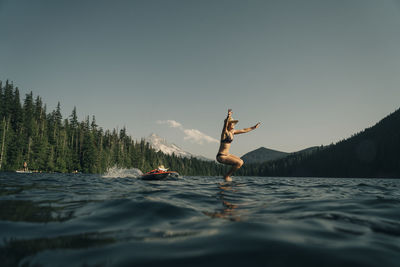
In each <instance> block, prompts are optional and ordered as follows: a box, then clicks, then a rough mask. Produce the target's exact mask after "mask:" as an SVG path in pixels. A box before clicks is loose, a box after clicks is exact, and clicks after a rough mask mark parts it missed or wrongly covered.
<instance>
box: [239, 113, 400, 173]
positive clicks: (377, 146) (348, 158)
mask: <svg viewBox="0 0 400 267" xmlns="http://www.w3.org/2000/svg"><path fill="white" fill-rule="evenodd" d="M399 151H400V109H398V110H396V111H395V112H393V113H391V114H390V115H388V116H387V117H385V118H384V119H382V120H381V121H380V122H378V123H377V124H375V125H374V126H372V127H370V128H366V129H365V130H364V131H362V132H360V133H358V134H355V135H353V136H352V137H350V138H348V139H345V140H342V141H340V142H338V143H336V144H332V145H330V146H325V147H319V148H317V149H316V150H315V151H314V152H313V153H295V154H291V155H289V156H287V157H285V158H282V159H279V160H275V161H270V162H266V163H261V164H254V165H252V166H249V168H248V169H247V170H242V173H241V174H242V175H258V176H295V177H300V176H306V177H358V178H364V177H384V178H386V177H387V178H400V157H399ZM245 167H246V166H245Z"/></svg>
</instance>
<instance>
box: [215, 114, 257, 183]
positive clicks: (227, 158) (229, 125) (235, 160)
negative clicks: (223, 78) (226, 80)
mask: <svg viewBox="0 0 400 267" xmlns="http://www.w3.org/2000/svg"><path fill="white" fill-rule="evenodd" d="M236 123H238V120H234V119H232V110H231V109H228V116H227V117H226V119H225V120H224V128H223V129H222V133H221V144H220V146H219V151H218V154H217V161H218V162H219V163H222V164H227V165H232V168H231V169H230V170H229V171H228V172H227V173H226V174H225V175H224V178H225V181H232V178H231V175H232V173H233V172H234V171H237V170H238V169H240V167H242V165H243V160H241V159H240V158H239V157H237V156H235V155H232V154H229V148H230V147H231V143H232V141H233V136H234V135H235V134H242V133H247V132H250V131H252V130H255V129H257V128H258V126H260V123H257V124H256V125H254V126H253V127H250V128H245V129H242V130H235V125H236Z"/></svg>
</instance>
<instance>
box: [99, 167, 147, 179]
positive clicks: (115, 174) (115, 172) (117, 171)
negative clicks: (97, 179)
mask: <svg viewBox="0 0 400 267" xmlns="http://www.w3.org/2000/svg"><path fill="white" fill-rule="evenodd" d="M142 175H143V172H142V171H141V170H139V169H136V168H133V169H125V168H119V167H116V166H114V167H111V168H109V169H108V170H107V172H106V173H105V174H104V175H103V176H102V177H104V178H127V177H129V178H138V177H140V176H142Z"/></svg>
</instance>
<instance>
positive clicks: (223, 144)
mask: <svg viewBox="0 0 400 267" xmlns="http://www.w3.org/2000/svg"><path fill="white" fill-rule="evenodd" d="M232 141H233V133H232V132H228V131H227V132H226V133H222V134H221V141H220V145H219V150H218V153H222V154H229V148H230V147H231V143H232Z"/></svg>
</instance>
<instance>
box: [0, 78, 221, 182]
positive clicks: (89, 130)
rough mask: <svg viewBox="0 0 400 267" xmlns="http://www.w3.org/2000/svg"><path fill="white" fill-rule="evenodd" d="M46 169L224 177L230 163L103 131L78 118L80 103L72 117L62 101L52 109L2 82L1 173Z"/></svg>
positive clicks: (93, 117)
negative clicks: (64, 110)
mask: <svg viewBox="0 0 400 267" xmlns="http://www.w3.org/2000/svg"><path fill="white" fill-rule="evenodd" d="M24 162H26V163H27V165H28V168H29V169H30V170H37V171H43V172H62V173H65V172H76V171H78V172H83V173H104V172H106V170H107V169H108V168H110V167H114V166H117V167H121V168H138V169H140V170H142V171H144V172H145V171H149V170H151V169H154V168H156V167H157V166H158V165H160V164H163V165H165V166H167V167H169V168H170V169H172V170H175V171H178V172H179V173H180V174H182V175H221V174H222V173H224V172H225V171H226V167H225V166H222V165H220V164H217V163H215V162H207V161H202V160H199V159H196V158H181V157H177V156H175V155H166V154H164V153H162V152H156V151H155V150H154V149H153V148H151V146H150V145H149V143H147V142H145V140H144V139H142V140H140V141H137V140H134V139H133V138H132V137H131V136H129V135H128V134H127V131H126V128H125V127H124V128H122V129H121V130H119V131H117V130H116V129H113V130H104V129H103V128H101V127H99V126H98V125H97V123H96V118H95V116H92V118H91V119H90V118H89V116H87V117H86V118H85V119H84V120H83V121H79V120H78V116H77V111H76V107H74V109H73V110H72V112H71V115H70V116H69V117H68V118H64V119H63V117H62V114H61V105H60V103H58V105H57V107H56V109H55V110H53V111H50V112H47V107H46V105H45V104H43V102H42V99H41V97H40V96H36V97H34V96H33V93H32V92H30V93H29V94H26V95H25V98H24V100H23V102H21V98H20V93H19V89H18V87H14V85H13V83H11V82H9V81H8V80H7V81H6V82H5V84H4V85H3V82H2V81H0V171H15V170H18V169H22V168H23V164H24Z"/></svg>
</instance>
